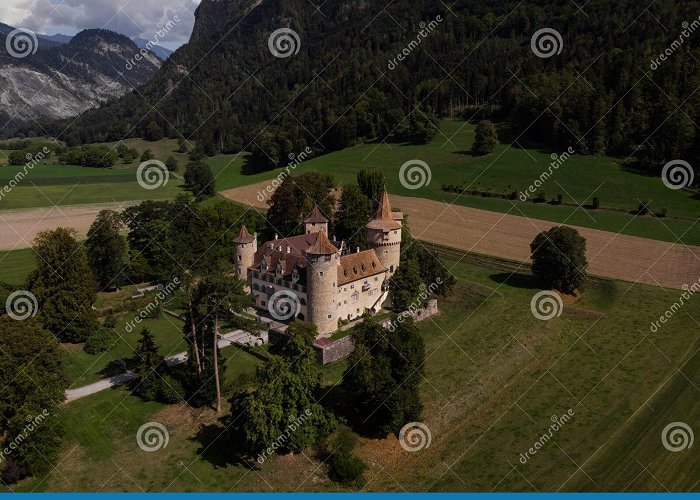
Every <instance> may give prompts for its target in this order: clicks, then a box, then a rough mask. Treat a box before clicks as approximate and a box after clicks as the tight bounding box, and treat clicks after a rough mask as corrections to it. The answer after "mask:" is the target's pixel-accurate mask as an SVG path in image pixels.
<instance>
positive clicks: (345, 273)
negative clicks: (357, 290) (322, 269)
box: [343, 269, 348, 277]
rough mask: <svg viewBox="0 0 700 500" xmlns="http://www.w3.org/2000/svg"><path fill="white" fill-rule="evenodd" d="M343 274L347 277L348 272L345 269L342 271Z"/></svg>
mask: <svg viewBox="0 0 700 500" xmlns="http://www.w3.org/2000/svg"><path fill="white" fill-rule="evenodd" d="M343 274H344V275H345V276H346V277H347V275H348V270H347V269H345V270H344V271H343Z"/></svg>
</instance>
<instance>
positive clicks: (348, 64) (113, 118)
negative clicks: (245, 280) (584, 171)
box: [46, 0, 700, 166]
mask: <svg viewBox="0 0 700 500" xmlns="http://www.w3.org/2000/svg"><path fill="white" fill-rule="evenodd" d="M316 3H318V2H309V1H308V0H202V2H201V3H200V5H199V7H198V8H197V11H196V13H195V25H194V28H193V32H192V36H191V39H190V41H189V43H187V44H185V45H184V46H182V47H180V48H179V49H178V50H177V51H175V53H173V54H172V55H171V56H170V57H169V58H168V60H167V61H165V62H164V63H163V65H162V67H161V69H160V70H159V71H158V72H157V73H156V74H155V75H154V76H153V78H152V79H151V80H150V81H149V82H148V83H146V84H145V85H144V86H143V87H142V88H140V89H139V91H138V93H129V94H126V95H125V96H123V97H122V98H121V99H119V100H117V101H115V102H113V103H109V104H107V105H105V106H103V107H101V108H99V109H97V110H91V111H89V112H87V113H85V114H84V115H82V116H80V117H79V118H78V120H76V122H75V123H74V124H73V127H72V129H71V130H70V131H69V132H68V134H67V137H68V139H69V140H70V142H72V143H78V142H81V141H105V140H115V139H119V138H121V137H122V136H123V135H127V134H128V135H138V136H141V137H145V138H148V139H157V138H159V137H163V136H164V135H168V136H172V137H185V138H188V139H189V138H194V139H196V141H197V144H198V146H199V147H200V148H202V149H203V150H204V151H205V152H206V153H208V154H213V153H215V152H216V151H224V152H234V151H239V150H241V149H247V150H250V151H252V152H253V153H254V154H257V158H260V159H263V160H264V159H265V158H267V159H268V160H269V161H268V160H264V161H268V165H267V166H275V165H281V164H285V163H286V162H287V161H288V157H289V155H290V154H293V153H297V154H298V153H299V152H300V151H303V150H304V148H305V147H306V146H309V147H311V149H312V150H313V151H314V153H316V154H319V153H322V152H324V151H329V150H337V149H342V148H345V147H347V146H350V145H352V144H354V143H356V142H358V141H413V142H424V141H425V140H427V139H429V137H430V135H431V134H435V133H436V131H435V127H434V122H435V120H436V117H445V116H447V117H455V116H463V117H465V118H467V119H483V118H489V119H492V120H497V121H500V122H505V123H506V124H507V125H508V127H507V131H508V133H510V134H511V137H510V140H517V141H518V143H523V142H528V143H535V144H540V145H542V147H545V148H547V149H550V150H552V151H562V150H563V148H566V147H569V146H571V147H573V149H574V150H575V151H576V152H577V153H596V154H621V155H625V156H627V155H631V154H635V155H638V156H643V157H644V159H645V161H646V160H648V161H650V162H652V163H656V164H658V162H660V161H662V160H664V159H667V160H668V159H672V158H686V159H687V160H688V161H690V160H691V159H692V158H700V156H699V155H698V151H700V130H698V128H697V127H696V126H695V123H700V93H698V92H696V89H697V88H698V86H700V49H699V47H700V37H689V38H686V39H684V43H683V50H675V52H674V53H673V55H672V57H665V60H664V61H662V62H661V65H662V67H661V68H659V69H658V70H656V71H654V63H653V62H654V61H655V58H658V55H659V54H662V53H663V52H664V51H665V50H667V47H670V46H671V42H673V41H674V40H675V38H674V37H676V36H677V34H674V32H673V30H672V29H671V28H669V31H666V30H664V29H660V28H659V27H660V24H661V25H663V26H669V27H671V26H673V27H679V26H681V22H682V20H684V19H692V18H695V17H697V13H695V11H694V10H693V5H696V3H695V2H676V1H674V0H658V1H655V2H653V4H652V5H651V6H649V7H648V8H647V5H646V3H644V4H642V3H640V2H638V1H636V0H589V1H588V2H586V3H585V7H582V9H583V11H582V12H581V11H579V10H578V9H577V8H576V6H575V4H573V3H571V2H570V1H569V0H531V1H528V2H523V1H522V0H470V1H469V2H435V1H434V0H394V1H392V2H370V1H367V0H327V1H326V2H323V3H322V4H321V5H320V6H318V7H317V6H316V5H315V4H316ZM280 29H282V30H288V31H287V32H286V34H287V37H286V40H285V39H284V38H282V39H279V40H277V41H278V42H282V43H280V44H279V45H278V47H277V49H275V43H274V42H275V40H274V39H272V35H273V34H274V33H279V32H278V30H280ZM678 29H680V28H678ZM542 33H544V34H545V35H547V37H546V38H544V39H542V40H540V39H539V38H538V37H539V36H540V35H541V34H542ZM283 35H284V33H283ZM285 42H286V45H285ZM541 42H545V43H541ZM546 42H550V47H551V46H553V48H554V50H553V51H550V50H548V47H547V44H546ZM270 47H272V49H271V48H270ZM286 49H289V51H288V52H286V53H284V52H285V50H286ZM275 51H277V52H275ZM650 64H651V67H650ZM678 109H680V110H681V111H682V112H679V111H678ZM144 113H145V115H144ZM46 126H47V127H49V129H48V130H50V131H56V132H60V131H62V130H63V128H64V127H65V124H64V123H56V124H46ZM504 133H505V132H504ZM501 139H502V140H509V139H508V138H506V137H502V138H501ZM466 146H468V145H466V144H465V147H466Z"/></svg>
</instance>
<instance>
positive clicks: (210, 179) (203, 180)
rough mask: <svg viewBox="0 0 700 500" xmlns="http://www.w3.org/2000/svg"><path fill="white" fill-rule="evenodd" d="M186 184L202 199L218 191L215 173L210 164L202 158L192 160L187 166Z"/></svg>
mask: <svg viewBox="0 0 700 500" xmlns="http://www.w3.org/2000/svg"><path fill="white" fill-rule="evenodd" d="M185 185H186V186H187V188H188V189H189V190H190V191H191V192H192V194H193V195H194V196H195V198H197V200H202V199H204V198H208V197H210V196H214V194H215V193H216V189H215V183H214V174H212V173H211V169H210V168H209V165H207V164H206V163H204V162H203V161H201V160H197V161H192V162H190V163H188V164H187V167H186V168H185Z"/></svg>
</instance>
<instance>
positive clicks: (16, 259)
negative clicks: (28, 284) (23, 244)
mask: <svg viewBox="0 0 700 500" xmlns="http://www.w3.org/2000/svg"><path fill="white" fill-rule="evenodd" d="M35 268H36V263H35V261H34V254H33V253H32V249H31V248H23V249H22V250H13V251H11V252H0V281H2V282H4V283H9V284H10V285H14V286H20V285H22V284H23V283H24V281H25V280H26V279H27V276H28V275H29V273H31V272H32V271H33V270H34V269H35Z"/></svg>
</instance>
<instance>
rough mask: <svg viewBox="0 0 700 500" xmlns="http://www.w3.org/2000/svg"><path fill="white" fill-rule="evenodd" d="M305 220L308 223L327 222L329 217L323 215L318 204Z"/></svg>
mask: <svg viewBox="0 0 700 500" xmlns="http://www.w3.org/2000/svg"><path fill="white" fill-rule="evenodd" d="M304 222H305V223H307V224H326V223H327V222H328V219H326V218H325V217H324V216H323V214H322V213H321V211H320V210H319V209H318V205H316V206H314V209H313V210H312V211H311V213H310V214H309V216H308V217H307V218H306V219H304Z"/></svg>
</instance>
